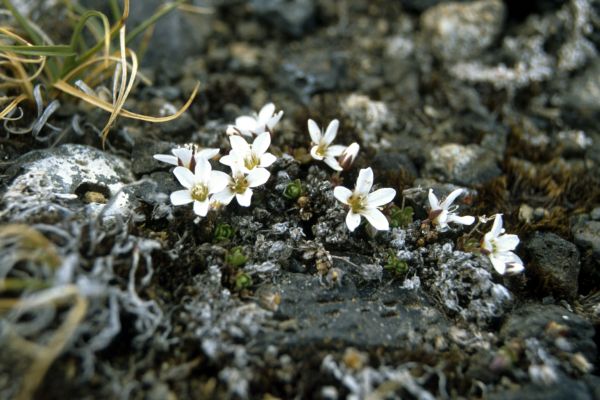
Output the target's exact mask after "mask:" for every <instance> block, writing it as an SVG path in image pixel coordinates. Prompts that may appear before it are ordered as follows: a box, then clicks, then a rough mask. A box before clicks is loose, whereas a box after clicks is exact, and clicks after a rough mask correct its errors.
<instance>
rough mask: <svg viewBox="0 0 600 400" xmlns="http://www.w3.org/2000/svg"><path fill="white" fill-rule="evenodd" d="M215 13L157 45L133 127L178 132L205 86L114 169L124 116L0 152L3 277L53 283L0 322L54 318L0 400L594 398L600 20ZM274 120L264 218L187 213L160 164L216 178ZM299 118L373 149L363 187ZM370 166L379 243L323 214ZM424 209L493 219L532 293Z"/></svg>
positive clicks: (364, 156) (322, 7)
mask: <svg viewBox="0 0 600 400" xmlns="http://www.w3.org/2000/svg"><path fill="white" fill-rule="evenodd" d="M87 3H89V4H91V5H94V4H96V5H97V4H98V2H94V1H91V0H90V1H88V2H87ZM100 3H102V2H100ZM133 3H134V4H133V9H132V17H131V18H132V20H133V21H132V22H135V20H138V21H140V20H143V18H144V15H145V14H146V15H147V14H148V13H150V12H151V10H152V7H151V6H150V3H152V4H154V5H156V4H158V3H160V2H159V1H144V2H133ZM142 3H143V4H142ZM195 3H196V4H197V5H205V4H204V3H203V4H200V3H201V2H199V1H198V2H195ZM210 5H211V6H212V7H213V10H214V12H213V13H211V14H206V15H196V14H188V13H185V12H175V13H172V14H169V15H168V16H167V17H166V18H165V19H164V20H162V21H161V22H160V24H159V25H158V26H157V28H156V30H155V34H154V41H153V42H152V45H151V46H150V48H149V50H148V52H147V53H146V55H145V58H144V60H145V61H144V65H145V67H144V71H143V72H144V73H145V74H146V75H147V76H148V77H149V78H151V79H152V80H153V82H154V84H153V85H152V86H145V85H144V84H140V85H139V86H138V87H137V88H136V90H135V91H134V93H133V95H132V98H131V99H130V100H129V101H128V104H127V108H129V109H135V110H137V111H140V112H146V113H150V114H159V113H161V112H163V113H164V112H166V111H167V112H168V111H169V110H172V109H175V108H176V107H178V106H179V105H181V104H182V103H183V102H184V101H185V99H186V98H187V96H188V95H189V93H190V92H191V89H192V88H193V85H194V84H195V82H196V81H197V80H200V81H201V82H202V90H201V94H200V95H199V98H198V99H197V100H196V101H195V102H194V104H193V106H192V107H191V109H190V110H189V111H188V112H187V113H186V114H185V115H183V116H182V117H181V118H179V119H178V120H176V121H173V122H170V123H166V124H145V123H138V122H132V121H130V120H125V119H120V120H119V121H118V123H117V124H116V126H115V127H114V129H113V130H112V131H111V133H110V136H109V138H108V140H107V142H106V143H105V146H104V147H103V146H102V142H101V138H100V135H99V130H100V129H101V127H102V125H103V124H104V122H105V121H106V118H107V115H106V114H105V113H104V112H102V111H100V110H94V109H91V108H89V107H87V106H84V105H82V104H76V103H74V102H72V101H68V99H67V100H64V99H61V103H62V104H61V108H59V110H58V111H57V113H56V114H55V115H54V116H53V117H52V120H51V122H52V124H53V125H54V126H56V127H58V128H59V129H57V130H53V129H50V128H46V129H44V130H43V131H42V132H40V133H39V134H38V135H36V136H35V137H34V136H32V135H30V134H28V135H17V134H14V131H15V129H16V128H17V127H18V125H19V124H20V123H23V122H22V121H20V122H19V121H14V122H8V123H7V124H8V125H5V126H4V128H3V130H2V132H3V138H2V139H1V141H0V159H1V160H2V163H1V164H0V173H1V179H2V181H1V182H2V189H1V205H2V206H1V209H0V210H1V211H0V219H1V222H2V225H1V226H0V246H1V247H0V257H1V260H2V261H1V262H0V276H1V277H2V278H20V279H21V280H25V281H27V280H30V281H31V282H36V283H35V284H33V283H32V284H31V285H29V286H28V285H26V286H24V287H8V286H7V287H5V288H4V289H5V290H4V292H3V294H2V296H3V297H2V299H10V298H14V297H15V296H17V297H19V296H21V298H23V299H26V298H27V296H30V297H31V298H37V299H41V300H37V301H38V302H40V303H39V304H38V303H36V304H33V305H31V306H30V307H29V308H27V309H25V310H20V311H19V310H17V309H13V310H12V311H8V312H5V313H4V314H3V318H2V320H1V321H0V343H1V346H0V360H2V361H1V362H0V397H1V398H13V397H15V396H18V395H20V396H22V397H21V398H26V397H27V396H28V393H33V397H35V398H44V399H59V398H60V399H64V398H82V399H83V398H128V399H129V398H134V399H142V398H143V399H175V398H182V399H184V398H241V399H245V398H263V399H274V398H320V399H341V398H351V399H364V398H369V399H388V398H406V399H413V398H414V399H433V398H441V399H445V398H489V399H564V398H570V399H594V398H600V377H599V376H598V375H597V373H598V368H599V367H600V357H599V355H598V349H597V347H598V345H599V344H600V331H599V329H600V265H599V262H600V258H599V257H600V185H599V184H600V179H599V178H598V176H600V151H599V150H600V130H599V129H598V125H597V123H596V119H597V117H598V113H599V112H600V73H599V72H600V61H599V60H600V59H599V58H598V53H597V48H598V46H600V34H599V32H600V29H598V28H599V25H600V3H599V2H597V1H592V0H570V1H558V0H555V1H542V0H536V1H530V2H527V4H526V5H524V4H521V2H517V1H509V0H506V1H504V2H502V1H500V0H479V1H461V2H447V1H443V0H428V1H415V0H394V1H379V0H377V1H368V2H367V1H360V0H343V1H335V2H333V1H326V0H249V1H236V0H215V1H212V2H211V4H210ZM61 10H62V7H61V6H58V5H56V6H53V7H50V9H49V10H44V11H43V12H40V9H34V11H32V13H33V17H35V18H38V22H39V24H40V25H41V26H42V27H46V28H48V27H51V26H52V24H53V23H54V22H53V21H56V18H58V17H59V16H60V15H61V12H62V11H61ZM36 13H37V15H36ZM50 16H52V18H50ZM57 34H58V33H57ZM269 101H272V102H274V103H275V104H276V106H277V109H282V110H284V112H285V114H284V116H283V118H282V120H281V122H280V123H279V125H277V128H276V129H275V130H274V133H273V135H272V141H273V143H272V146H271V149H270V151H271V152H272V153H274V154H275V155H277V156H278V160H277V162H276V163H275V164H274V165H273V166H271V167H270V171H271V178H270V180H269V181H268V182H267V184H266V185H265V186H264V187H262V188H261V189H260V190H257V191H256V192H255V194H254V197H253V199H252V205H251V207H249V208H242V207H239V206H237V205H233V204H232V205H230V206H229V207H227V208H225V209H223V210H220V211H219V212H210V213H209V215H208V216H207V217H206V218H197V217H196V215H194V213H193V212H192V208H191V207H186V206H180V207H174V206H172V205H171V202H170V200H169V195H170V193H172V192H173V191H175V190H178V189H180V188H181V187H180V185H179V183H178V182H177V180H176V179H175V177H174V176H173V174H172V173H171V169H172V168H170V166H169V165H167V164H164V163H160V162H158V161H156V160H155V159H154V158H153V155H154V154H168V153H169V152H170V150H171V149H172V148H173V147H175V146H177V145H182V144H189V143H194V144H196V145H199V146H202V147H218V148H220V149H221V150H222V154H226V152H227V151H228V150H229V141H228V139H227V135H226V134H225V130H226V128H227V126H228V125H229V124H231V123H232V122H233V121H234V120H235V118H236V117H238V116H240V115H244V114H249V113H251V112H252V111H253V110H259V109H260V108H261V106H262V105H263V104H265V103H267V102H269ZM26 111H27V110H26ZM308 118H312V119H314V120H316V121H317V122H318V123H319V124H320V125H326V124H327V123H328V122H329V121H330V120H331V119H333V118H339V119H340V122H341V127H340V133H339V134H338V139H337V140H338V141H339V142H340V143H350V142H353V141H356V142H358V143H359V144H360V145H361V152H360V153H359V156H358V158H357V160H356V162H355V164H354V166H353V167H352V168H351V169H350V170H349V171H346V172H343V173H341V174H336V173H334V172H333V171H332V170H331V169H329V168H328V167H327V166H326V165H325V164H323V163H320V162H316V161H314V160H312V159H311V158H310V156H309V155H308V150H309V148H310V146H309V143H310V138H309V135H308V131H307V128H306V121H307V119H308ZM11 132H12V133H11ZM217 165H218V162H213V167H216V166H217ZM366 167H372V168H373V171H374V173H375V184H376V186H377V187H392V188H395V189H396V191H397V192H398V195H397V196H396V198H395V201H394V203H395V206H394V207H388V208H386V209H385V210H384V212H385V213H386V215H387V216H388V219H389V220H390V221H391V225H392V228H391V230H390V231H388V232H378V233H377V234H374V232H373V231H371V230H369V229H368V228H367V227H366V226H365V225H364V224H363V225H361V226H360V227H359V228H358V229H357V230H356V231H354V232H353V233H351V232H349V231H348V229H347V227H346V225H345V223H344V218H345V215H346V212H347V210H346V209H345V208H344V206H343V205H342V204H341V203H339V202H338V201H336V199H335V198H334V197H333V187H334V186H336V185H339V184H343V185H345V186H347V187H350V188H351V187H353V186H354V182H355V179H356V176H357V174H358V171H359V169H361V168H366ZM223 170H224V171H226V169H225V168H223ZM292 185H295V187H291V186H292ZM294 188H295V189H298V188H299V190H296V191H295V192H294V193H292V192H293V191H292V192H291V189H294ZM429 188H433V189H434V191H435V193H436V194H438V196H440V195H447V194H448V193H450V192H451V191H452V190H454V189H456V188H465V189H466V191H467V195H466V196H462V197H461V198H460V199H459V200H458V201H457V204H458V205H459V206H460V213H461V214H462V215H475V216H481V215H487V216H491V215H493V214H495V213H502V214H503V215H504V223H505V227H506V229H507V231H508V232H510V233H514V234H518V235H519V237H520V239H521V242H520V245H519V247H518V248H517V253H518V255H519V256H520V257H521V258H522V259H523V261H524V263H525V271H524V273H522V274H517V275H504V276H503V275H499V274H498V273H497V272H496V271H495V270H494V269H493V268H492V265H491V264H490V262H489V260H488V258H487V257H485V256H484V255H482V254H480V252H479V251H478V250H477V246H478V241H479V239H480V238H481V234H480V233H483V232H486V231H487V230H488V229H489V224H488V225H486V226H482V227H481V228H480V229H478V230H477V231H475V232H471V228H470V227H461V226H460V225H458V226H453V228H452V229H451V230H448V231H445V232H438V231H437V230H436V229H435V228H434V227H431V226H430V225H429V224H428V223H427V221H426V218H427V213H428V202H427V190H428V189H429ZM409 207H410V208H409ZM410 209H412V211H413V213H412V214H411V213H410V211H409V210H410ZM478 231H480V232H478ZM36 296H37V297H36ZM55 349H59V350H58V352H57V353H56V354H55V353H53V350H55ZM48 363H50V364H49V365H50V367H49V369H48V371H47V373H45V374H41V373H40V371H45V369H46V366H47V364H48Z"/></svg>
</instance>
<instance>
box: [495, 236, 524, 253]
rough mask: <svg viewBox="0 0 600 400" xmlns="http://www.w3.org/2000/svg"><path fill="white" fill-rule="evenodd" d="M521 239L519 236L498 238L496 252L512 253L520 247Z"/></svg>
mask: <svg viewBox="0 0 600 400" xmlns="http://www.w3.org/2000/svg"><path fill="white" fill-rule="evenodd" d="M519 242H520V240H519V237H518V236H517V235H500V236H498V237H497V238H496V251H499V252H500V251H510V250H514V249H516V248H517V246H518V245H519Z"/></svg>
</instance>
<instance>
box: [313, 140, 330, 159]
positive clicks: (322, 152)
mask: <svg viewBox="0 0 600 400" xmlns="http://www.w3.org/2000/svg"><path fill="white" fill-rule="evenodd" d="M315 153H317V155H318V156H320V157H325V154H326V153H327V145H326V144H325V143H319V146H317V150H316V151H315Z"/></svg>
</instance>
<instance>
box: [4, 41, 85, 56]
mask: <svg viewBox="0 0 600 400" xmlns="http://www.w3.org/2000/svg"><path fill="white" fill-rule="evenodd" d="M0 51H10V52H12V53H15V54H21V55H26V56H46V57H70V56H72V55H74V54H75V52H73V51H72V50H71V46H67V45H41V46H27V45H20V44H19V45H9V46H2V45H0Z"/></svg>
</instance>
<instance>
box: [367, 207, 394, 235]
mask: <svg viewBox="0 0 600 400" xmlns="http://www.w3.org/2000/svg"><path fill="white" fill-rule="evenodd" d="M361 214H362V215H363V216H364V217H365V218H366V219H367V221H369V223H370V224H371V225H373V228H375V229H377V230H378V231H387V230H389V229H390V224H389V222H388V220H387V218H386V217H385V215H383V213H382V212H381V211H379V210H378V209H376V208H367V209H365V210H363V211H362V213H361Z"/></svg>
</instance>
